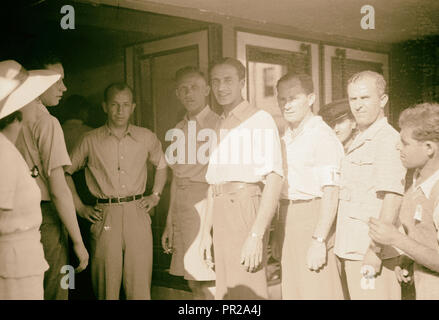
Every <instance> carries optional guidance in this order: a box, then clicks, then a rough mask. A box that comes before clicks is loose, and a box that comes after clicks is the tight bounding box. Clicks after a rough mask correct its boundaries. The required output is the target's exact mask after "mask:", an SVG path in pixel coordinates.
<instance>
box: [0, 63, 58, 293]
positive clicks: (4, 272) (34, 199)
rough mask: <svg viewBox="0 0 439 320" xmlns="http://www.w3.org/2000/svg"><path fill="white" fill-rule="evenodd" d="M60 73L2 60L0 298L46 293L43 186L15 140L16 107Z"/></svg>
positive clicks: (18, 124) (18, 121) (18, 115)
mask: <svg viewBox="0 0 439 320" xmlns="http://www.w3.org/2000/svg"><path fill="white" fill-rule="evenodd" d="M59 78H60V75H59V74H57V73H55V72H53V71H49V70H34V71H26V70H25V69H24V68H23V67H22V66H21V65H20V64H19V63H17V62H15V61H12V60H7V61H1V62H0V300H10V299H14V300H23V299H41V300H42V299H43V297H44V290H43V278H44V272H45V271H46V270H47V269H48V264H47V262H46V260H45V259H44V251H43V246H42V244H41V241H40V238H41V235H40V231H39V227H40V224H41V221H42V217H41V209H40V200H41V191H40V189H39V187H38V185H37V183H36V182H35V179H33V178H32V177H31V174H30V172H29V168H28V166H27V164H26V162H25V161H24V159H23V157H22V156H21V154H20V152H19V151H18V150H17V149H16V148H15V146H14V143H15V140H16V139H17V136H18V134H19V132H20V128H21V112H20V111H19V109H20V108H22V107H23V106H25V105H26V104H28V103H29V102H31V101H33V100H34V99H35V98H37V97H38V96H40V95H41V94H42V93H44V91H46V90H47V89H48V88H49V87H50V86H52V85H53V84H54V83H55V82H56V81H57V80H58V79H59Z"/></svg>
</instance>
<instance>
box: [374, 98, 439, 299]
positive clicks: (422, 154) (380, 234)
mask: <svg viewBox="0 0 439 320" xmlns="http://www.w3.org/2000/svg"><path fill="white" fill-rule="evenodd" d="M399 126H400V127H401V146H400V148H401V149H400V152H401V161H402V163H403V164H404V166H405V167H406V168H407V169H415V170H416V173H415V176H414V182H413V185H412V187H411V188H410V189H409V190H408V191H407V192H406V194H405V195H404V199H403V202H402V205H401V213H400V220H401V222H402V225H403V227H404V230H405V232H406V234H403V233H401V232H399V230H398V229H397V228H396V227H395V226H394V225H392V224H390V223H385V222H383V221H380V220H378V219H374V218H371V219H370V222H369V228H370V229H369V234H370V236H371V237H372V239H373V240H375V241H376V242H378V243H380V244H383V245H392V246H395V247H397V248H399V249H401V250H402V251H404V253H405V254H406V256H405V255H403V256H401V258H403V259H401V261H400V266H398V267H397V268H396V269H395V272H396V276H397V279H398V281H399V282H408V281H411V278H412V277H414V282H415V288H416V299H417V300H424V299H435V300H437V299H439V244H438V239H439V238H438V236H439V206H438V203H439V104H429V103H424V104H420V105H417V106H414V107H413V108H409V109H406V110H404V111H403V112H402V114H401V116H400V118H399ZM407 262H409V264H412V265H413V266H412V268H409V267H408V265H407ZM408 269H413V272H414V275H413V274H410V273H409V272H408Z"/></svg>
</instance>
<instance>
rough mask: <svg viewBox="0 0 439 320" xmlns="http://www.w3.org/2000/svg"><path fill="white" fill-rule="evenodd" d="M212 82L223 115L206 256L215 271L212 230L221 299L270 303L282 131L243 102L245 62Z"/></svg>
mask: <svg viewBox="0 0 439 320" xmlns="http://www.w3.org/2000/svg"><path fill="white" fill-rule="evenodd" d="M210 81H211V87H212V91H213V93H214V95H215V98H216V100H217V102H218V103H219V104H220V105H221V106H222V107H223V111H224V113H223V114H222V116H221V122H220V124H219V126H218V130H217V137H220V141H219V143H218V145H217V148H216V149H215V150H214V151H213V152H212V154H211V156H210V160H209V165H208V169H207V173H206V180H207V182H208V183H209V185H210V186H209V189H208V197H207V214H206V217H205V219H204V222H203V234H202V237H203V238H202V241H201V245H200V249H201V254H202V255H203V256H204V255H205V256H204V257H205V259H206V262H207V263H208V264H210V265H212V261H211V259H212V257H211V250H210V249H211V248H210V247H211V244H212V238H211V229H212V226H213V249H214V253H215V272H216V299H266V298H268V289H267V278H266V273H265V266H266V262H267V252H266V245H267V240H268V237H267V234H266V230H267V228H268V226H269V225H270V223H271V220H272V217H273V215H274V211H275V209H276V206H277V202H278V199H279V194H280V190H281V187H282V176H283V172H282V156H281V147H280V141H279V134H278V130H277V127H276V124H275V122H274V120H273V118H272V117H271V116H270V114H268V113H267V112H265V111H263V110H258V109H257V108H255V107H253V106H251V105H250V104H249V103H248V102H247V101H245V100H244V98H243V97H242V94H241V91H242V89H243V87H244V84H245V67H244V66H243V65H242V63H241V62H239V61H238V60H236V59H233V58H224V59H221V60H219V61H218V62H216V63H215V64H213V66H212V67H211V70H210ZM262 182H265V187H264V188H263V190H261V183H262Z"/></svg>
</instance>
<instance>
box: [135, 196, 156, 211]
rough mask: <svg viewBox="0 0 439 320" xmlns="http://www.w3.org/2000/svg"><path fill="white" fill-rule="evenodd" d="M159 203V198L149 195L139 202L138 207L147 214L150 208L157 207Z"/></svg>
mask: <svg viewBox="0 0 439 320" xmlns="http://www.w3.org/2000/svg"><path fill="white" fill-rule="evenodd" d="M159 201H160V198H159V197H158V196H156V195H155V194H151V195H149V196H147V197H143V198H142V199H140V200H139V202H138V206H139V207H140V208H145V209H146V212H147V213H149V212H150V211H151V209H152V208H154V207H155V206H156V205H158V203H159Z"/></svg>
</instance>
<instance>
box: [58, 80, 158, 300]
mask: <svg viewBox="0 0 439 320" xmlns="http://www.w3.org/2000/svg"><path fill="white" fill-rule="evenodd" d="M135 106H136V105H135V103H133V94H132V91H131V89H130V88H129V87H128V86H127V85H126V84H125V83H116V84H111V85H110V86H108V87H107V89H106V90H105V94H104V102H103V108H104V111H105V112H106V113H107V116H108V120H107V123H106V124H105V125H104V126H102V127H100V128H97V129H95V130H92V131H89V132H87V133H86V134H85V135H84V137H83V139H82V140H81V141H80V142H79V143H78V144H77V145H76V147H75V148H74V149H73V151H72V154H71V158H72V159H71V160H72V165H71V166H70V167H69V168H68V169H67V170H66V173H67V174H68V175H71V174H73V173H74V172H76V171H78V170H80V169H82V168H85V177H86V182H87V186H88V188H89V190H90V192H91V193H92V194H93V196H94V197H96V198H97V199H96V206H94V207H90V206H85V205H84V204H83V203H82V201H81V199H80V198H79V196H78V194H77V193H76V190H75V186H74V184H73V180H72V179H71V177H69V176H68V182H69V186H70V188H71V189H72V193H73V198H74V201H75V206H76V209H77V211H78V214H79V215H80V216H81V217H83V218H85V219H87V220H89V221H90V222H91V223H92V226H91V228H90V233H91V252H90V256H91V274H92V282H93V289H94V291H95V294H96V296H97V298H98V299H107V300H109V299H111V300H113V299H119V292H120V287H121V284H122V283H123V288H124V292H125V296H126V298H127V299H135V300H138V299H150V289H151V288H150V286H151V274H152V232H151V218H150V216H149V211H150V210H151V209H152V208H153V207H155V206H156V205H157V204H158V202H159V200H160V194H161V192H162V189H163V186H164V185H165V182H166V170H167V169H166V162H165V158H164V154H163V151H162V147H161V143H160V141H159V140H158V139H157V136H156V135H155V134H154V133H152V132H151V131H150V130H148V129H146V128H142V127H137V126H134V125H131V124H129V119H130V117H131V115H132V113H133V111H134V108H135ZM147 161H150V162H151V163H152V164H153V165H154V166H156V169H157V170H156V174H155V177H154V186H153V194H152V195H149V196H144V192H145V188H146V179H147Z"/></svg>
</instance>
